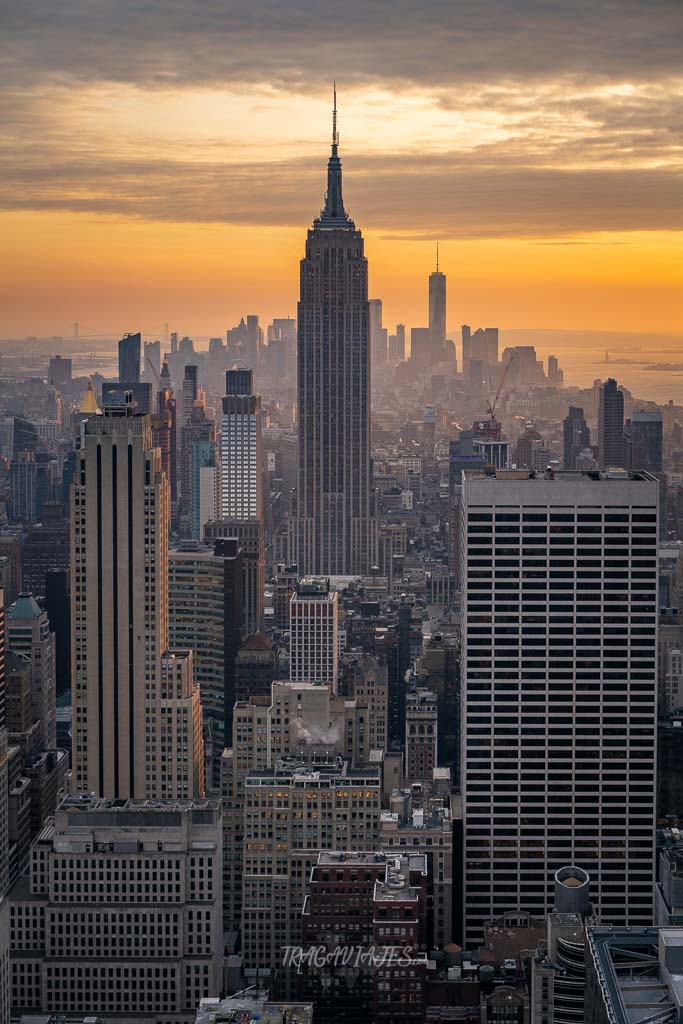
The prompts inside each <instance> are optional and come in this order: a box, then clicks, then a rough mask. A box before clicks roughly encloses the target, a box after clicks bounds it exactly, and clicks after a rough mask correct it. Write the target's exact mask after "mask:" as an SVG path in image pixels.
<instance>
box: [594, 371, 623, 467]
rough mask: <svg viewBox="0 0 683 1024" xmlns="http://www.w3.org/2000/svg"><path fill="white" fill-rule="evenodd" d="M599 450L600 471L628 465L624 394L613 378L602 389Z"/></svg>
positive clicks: (599, 413)
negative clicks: (610, 467)
mask: <svg viewBox="0 0 683 1024" xmlns="http://www.w3.org/2000/svg"><path fill="white" fill-rule="evenodd" d="M598 449H599V455H600V469H606V468H607V467H608V466H621V467H624V466H625V465H626V442H625V439H624V392H623V391H621V390H620V389H619V388H618V387H617V382H616V381H615V380H613V378H612V377H610V378H609V379H608V380H606V381H605V383H604V384H602V385H601V387H600V406H599V409H598Z"/></svg>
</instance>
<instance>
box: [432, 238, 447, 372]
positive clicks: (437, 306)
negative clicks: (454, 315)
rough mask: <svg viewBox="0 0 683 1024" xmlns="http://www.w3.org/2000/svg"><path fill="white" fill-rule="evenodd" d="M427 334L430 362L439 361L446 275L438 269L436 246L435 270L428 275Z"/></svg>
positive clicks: (442, 348) (441, 347)
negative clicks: (430, 352)
mask: <svg viewBox="0 0 683 1024" xmlns="http://www.w3.org/2000/svg"><path fill="white" fill-rule="evenodd" d="M429 335H430V340H431V348H432V359H431V361H432V364H436V363H440V362H441V360H442V359H443V358H444V355H445V351H444V348H445V344H446V275H445V274H442V273H441V271H440V270H439V247H438V245H437V247H436V270H435V271H433V273H431V274H430V275H429Z"/></svg>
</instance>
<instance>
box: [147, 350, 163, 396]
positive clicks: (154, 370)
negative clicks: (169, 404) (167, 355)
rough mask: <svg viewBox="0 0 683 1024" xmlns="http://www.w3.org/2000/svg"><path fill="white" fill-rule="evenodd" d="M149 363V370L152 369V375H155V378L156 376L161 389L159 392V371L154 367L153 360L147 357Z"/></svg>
mask: <svg viewBox="0 0 683 1024" xmlns="http://www.w3.org/2000/svg"><path fill="white" fill-rule="evenodd" d="M147 362H148V363H149V368H150V370H151V371H152V373H153V374H154V376H155V377H156V379H157V387H158V388H159V390H161V377H160V376H159V374H158V373H157V371H156V367H155V366H154V363H153V362H152V360H151V359H150V358H149V356H147Z"/></svg>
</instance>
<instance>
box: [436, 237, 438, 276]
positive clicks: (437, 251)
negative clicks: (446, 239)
mask: <svg viewBox="0 0 683 1024" xmlns="http://www.w3.org/2000/svg"><path fill="white" fill-rule="evenodd" d="M436 272H437V274H438V273H439V243H438V242H437V243H436Z"/></svg>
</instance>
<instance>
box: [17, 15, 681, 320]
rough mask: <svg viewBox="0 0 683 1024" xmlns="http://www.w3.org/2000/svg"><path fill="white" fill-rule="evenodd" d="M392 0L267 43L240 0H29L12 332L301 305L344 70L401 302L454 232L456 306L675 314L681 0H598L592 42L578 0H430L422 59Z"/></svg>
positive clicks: (447, 267) (409, 311) (383, 248)
mask: <svg viewBox="0 0 683 1024" xmlns="http://www.w3.org/2000/svg"><path fill="white" fill-rule="evenodd" d="M381 6H382V5H377V6H376V7H375V8H373V10H371V11H363V12H362V14H361V12H355V15H354V12H353V11H351V12H349V16H348V18H347V19H343V18H342V17H341V16H340V14H339V13H338V12H335V11H334V9H332V8H331V9H330V10H329V11H328V10H326V9H325V10H322V11H320V10H317V11H315V10H311V9H309V7H308V6H307V5H306V4H305V3H302V2H299V3H296V4H293V5H291V10H290V12H289V17H290V18H291V25H290V24H288V25H287V26H285V25H284V24H283V23H282V22H281V21H280V19H279V18H269V19H261V20H260V22H259V23H258V41H257V36H256V33H255V26H256V24H257V21H256V19H258V13H257V12H254V14H252V15H251V17H250V12H248V11H243V10H242V7H241V5H240V4H239V3H238V4H236V5H232V7H231V10H230V12H226V11H224V10H222V9H221V8H220V7H219V6H218V5H217V4H216V5H215V4H208V5H207V6H206V7H205V12H204V14H203V17H202V19H200V20H198V21H197V22H196V23H195V22H193V23H191V24H190V25H188V24H186V22H185V18H184V14H183V8H182V5H181V4H176V3H172V4H170V5H168V6H167V7H165V10H164V17H163V18H159V17H158V14H159V12H158V11H157V10H156V8H155V5H154V4H152V5H151V6H150V5H148V7H147V8H146V9H145V12H132V11H131V12H127V13H122V12H120V11H118V10H116V11H115V10H114V7H113V6H112V5H110V4H104V5H103V6H102V7H101V9H100V11H99V14H98V15H95V14H94V13H93V12H92V11H89V10H88V9H87V8H85V7H84V6H82V5H81V4H80V3H78V2H77V0H70V2H69V3H68V4H66V5H62V7H60V10H59V12H56V11H55V10H53V9H52V8H49V9H48V8H45V9H44V10H43V5H41V4H39V3H38V4H33V5H30V7H28V8H27V9H22V11H19V10H17V11H16V12H14V14H13V15H12V16H11V17H10V18H8V19H7V32H6V36H7V40H8V42H9V44H10V45H9V46H8V56H7V59H6V60H5V62H4V63H3V71H2V75H3V84H4V85H6V87H7V88H6V89H5V90H4V91H5V97H6V104H7V106H8V115H9V116H8V117H7V118H6V123H7V132H6V136H5V139H6V141H5V142H4V143H3V144H2V147H0V166H1V167H2V171H3V179H4V181H5V189H4V190H3V198H2V201H1V203H0V207H1V208H0V223H1V224H2V231H1V232H0V237H1V238H2V239H3V241H2V243H0V246H1V248H0V260H1V261H2V263H3V264H6V265H7V267H6V273H5V276H4V279H3V284H2V286H0V287H1V289H2V290H1V291H0V306H1V307H2V309H3V311H4V314H3V317H2V318H1V320H0V335H2V336H5V337H8V336H12V337H22V336H24V335H27V334H53V333H64V330H65V327H66V325H67V324H70V323H71V322H72V321H73V320H74V319H81V320H83V321H84V322H88V323H93V324H96V325H97V326H98V327H100V328H111V329H114V328H115V329H116V330H117V331H118V330H121V331H122V330H123V329H124V328H125V326H126V324H123V323H119V322H118V321H119V318H120V317H122V316H124V317H125V319H126V322H127V323H129V324H130V323H133V322H135V321H137V322H138V323H139V324H140V325H142V326H147V327H148V326H150V325H153V324H154V323H155V322H159V323H161V321H163V320H171V321H176V322H178V321H180V322H183V323H185V324H186V325H187V328H186V329H188V330H191V331H193V332H194V333H206V334H213V333H216V331H217V329H218V328H219V327H224V326H225V324H227V323H229V322H232V321H233V320H235V319H236V318H238V314H239V312H241V308H242V307H243V305H244V304H245V303H246V304H247V305H249V306H251V307H252V308H257V307H258V308H260V309H261V311H262V314H263V316H264V319H265V318H269V317H271V316H273V315H286V314H287V313H289V314H291V313H292V312H293V309H294V302H295V298H296V261H297V256H298V240H299V238H300V230H301V227H302V226H303V225H305V224H306V223H308V222H309V221H310V218H311V216H312V215H313V214H314V212H315V210H314V209H312V208H311V197H312V196H313V195H314V194H315V188H316V181H317V178H316V175H317V169H318V159H319V154H320V151H321V146H322V145H323V143H324V139H325V136H326V124H327V108H328V104H329V91H330V87H331V79H332V78H333V77H335V75H336V77H337V79H338V82H339V89H340V102H341V104H342V107H343V110H344V125H345V133H344V138H343V142H344V152H345V159H346V164H347V170H348V171H349V188H348V196H347V203H348V205H349V209H350V213H351V216H353V217H354V218H355V219H356V220H357V221H358V222H359V223H363V225H364V234H365V236H366V240H367V252H368V256H369V258H370V260H371V263H372V267H373V271H372V276H371V279H370V295H371V296H378V297H381V298H382V299H383V300H384V308H385V320H386V321H387V322H388V323H395V322H403V323H408V324H413V325H418V324H421V323H423V322H424V321H425V319H426V315H425V311H424V299H423V295H422V276H423V275H425V276H426V274H427V273H428V272H429V270H431V269H432V266H433V252H434V244H435V242H436V241H440V243H441V263H442V267H443V269H444V271H445V272H446V273H447V274H450V289H449V291H450V294H449V309H450V310H451V316H452V318H453V320H454V321H455V323H458V321H460V322H462V321H465V322H469V321H474V320H477V321H479V322H483V321H485V320H489V321H494V322H497V323H499V324H501V325H502V326H507V327H510V328H522V327H530V326H534V325H536V326H539V325H540V326H545V327H547V328H553V327H556V328H566V329H570V328H573V329H585V330H599V329H605V328H608V327H613V328H616V329H626V328H628V327H632V326H633V323H634V320H638V319H640V320H642V321H643V322H646V323H647V324H648V327H649V328H650V329H651V330H653V331H673V330H675V329H676V328H677V327H678V326H679V316H678V309H677V289H678V288H679V287H680V283H681V278H680V274H681V272H680V267H679V265H678V264H677V263H676V260H675V259H674V254H675V252H676V250H677V248H678V247H680V241H681V231H682V230H683V224H682V223H681V216H680V204H679V203H678V200H677V197H678V195H679V193H680V161H679V149H678V145H677V142H676V137H677V125H678V123H679V106H680V101H681V95H682V90H683V85H682V81H683V80H682V79H681V75H680V71H679V68H678V61H677V48H676V45H675V40H676V34H677V29H678V28H679V27H680V21H681V12H680V8H679V7H678V6H677V5H675V4H671V3H668V2H664V0H662V2H659V3H657V4H656V5H654V10H653V8H652V6H650V7H649V8H648V10H647V11H644V10H643V9H642V5H639V4H637V3H633V2H631V3H628V4H626V5H625V6H624V7H623V8H622V9H621V11H620V12H619V16H616V15H615V16H610V12H609V11H607V10H599V9H598V10H593V9H591V8H590V7H589V5H587V4H583V3H580V4H578V5H577V6H578V7H579V8H580V9H581V15H582V17H583V18H584V19H585V21H584V24H585V26H586V28H585V32H583V33H582V35H581V41H579V39H578V38H573V37H572V35H571V32H570V29H571V27H572V25H573V23H574V18H573V16H572V12H570V11H568V10H565V9H559V8H558V9H556V10H551V11H549V12H548V13H547V16H544V17H543V18H542V19H541V18H539V17H536V15H537V14H538V11H537V8H538V4H537V3H532V2H529V3H526V4H523V5H521V6H517V7H516V8H515V11H514V14H513V15H512V16H510V11H509V9H508V6H507V5H506V4H505V3H503V2H502V0H501V2H498V3H494V4H488V5H486V8H485V9H482V8H480V7H478V6H477V5H473V4H464V5H459V7H458V9H457V10H453V11H450V12H447V13H444V12H443V10H441V9H440V8H438V7H437V6H432V5H427V6H426V7H425V9H424V11H423V12H422V13H421V15H420V20H421V25H420V29H421V31H422V38H423V48H422V49H421V52H420V59H419V60H418V59H417V54H416V53H414V52H413V46H412V45H408V44H407V42H406V41H407V40H409V39H412V38H413V36H412V35H411V33H413V32H414V31H415V30H416V29H417V26H416V25H415V24H414V23H413V14H412V13H411V11H410V10H408V9H405V10H404V9H399V10H398V11H396V12H393V11H392V13H393V14H394V20H393V22H392V26H391V28H390V29H389V31H388V32H387V30H386V25H385V24H384V21H383V19H382V18H381V17H380V11H381ZM501 16H505V20H504V24H505V32H506V35H507V36H509V43H506V42H504V39H503V38H502V35H501V33H502V29H501V28H500V27H499V24H498V21H499V18H500V17H501ZM501 23H503V22H501ZM160 26H161V28H160ZM290 28H291V31H290ZM297 30H299V31H297ZM331 30H333V31H331ZM228 33H229V34H230V42H231V47H230V49H231V50H234V51H235V53H242V55H243V57H246V56H248V57H250V58H251V60H250V61H248V65H249V70H248V72H246V71H245V61H244V60H243V59H237V57H236V56H233V55H227V54H226V53H225V47H224V46H222V45H218V41H219V40H223V41H224V37H225V36H226V35H227V34H228ZM425 34H427V36H428V38H427V40H426V42H424V35H425ZM527 34H528V35H529V38H528V39H527ZM93 38H96V39H97V42H96V43H94V42H93ZM417 38H421V37H420V36H419V35H418V37H417ZM124 39H125V47H124V46H123V40H124ZM48 40H49V44H48ZM567 40H569V41H567ZM257 46H258V50H257V49H256V47H257ZM449 46H451V47H454V53H455V56H456V59H455V60H453V59H452V57H451V54H450V51H449V49H448V47H449ZM425 50H426V52H425ZM198 54H201V57H202V59H201V60H198V59H196V57H197V55H198ZM539 54H541V56H539ZM447 55H448V58H449V59H448V60H447V59H446V56H447ZM430 56H431V57H433V60H430V59H428V58H429V57H430ZM33 137H35V138H36V140H38V139H39V140H40V141H39V142H31V141H29V140H30V139H31V138H33ZM266 247H267V257H266V259H265V265H266V267H267V269H268V276H269V285H270V287H269V296H268V299H267V300H266V301H267V303H268V305H269V307H270V308H266V309H264V308H263V307H264V301H263V296H262V278H261V275H260V273H258V271H259V270H260V269H261V267H262V266H263V265H264V250H265V249H266ZM237 252H238V253H239V259H236V258H235V257H234V255H233V254H234V253H237ZM238 307H239V308H238ZM456 311H457V312H456ZM530 311H533V315H532V314H531V312H530ZM112 318H113V319H115V320H116V321H117V322H116V323H111V320H112Z"/></svg>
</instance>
